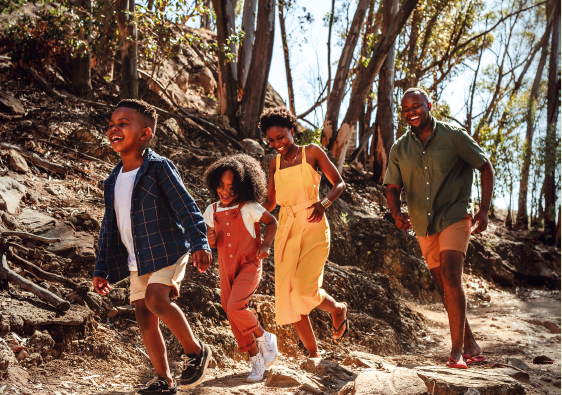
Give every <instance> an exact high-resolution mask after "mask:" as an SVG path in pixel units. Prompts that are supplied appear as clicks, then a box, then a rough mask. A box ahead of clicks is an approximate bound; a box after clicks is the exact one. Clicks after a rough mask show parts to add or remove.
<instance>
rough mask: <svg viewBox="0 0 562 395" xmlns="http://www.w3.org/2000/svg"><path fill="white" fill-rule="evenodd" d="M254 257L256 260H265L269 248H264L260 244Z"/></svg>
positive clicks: (263, 245) (264, 246)
mask: <svg viewBox="0 0 562 395" xmlns="http://www.w3.org/2000/svg"><path fill="white" fill-rule="evenodd" d="M256 255H257V257H258V259H265V258H267V257H268V256H269V247H268V246H266V245H265V244H264V243H262V245H261V246H260V248H258V252H257V254H256Z"/></svg>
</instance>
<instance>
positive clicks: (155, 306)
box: [144, 290, 170, 316]
mask: <svg viewBox="0 0 562 395" xmlns="http://www.w3.org/2000/svg"><path fill="white" fill-rule="evenodd" d="M144 303H145V304H146V307H147V308H148V310H150V311H151V312H152V313H153V314H155V315H157V316H159V315H161V313H162V311H163V307H164V304H166V303H170V299H169V298H162V297H161V295H160V294H159V293H156V292H150V291H149V290H147V292H146V295H145V297H144Z"/></svg>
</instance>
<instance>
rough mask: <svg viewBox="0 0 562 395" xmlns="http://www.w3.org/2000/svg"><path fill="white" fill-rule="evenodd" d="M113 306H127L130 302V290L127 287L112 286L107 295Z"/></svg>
mask: <svg viewBox="0 0 562 395" xmlns="http://www.w3.org/2000/svg"><path fill="white" fill-rule="evenodd" d="M107 296H108V298H109V300H111V303H112V304H113V306H116V307H119V306H125V305H127V304H129V299H128V297H129V291H128V289H127V288H112V289H111V292H110V293H109V295H107Z"/></svg>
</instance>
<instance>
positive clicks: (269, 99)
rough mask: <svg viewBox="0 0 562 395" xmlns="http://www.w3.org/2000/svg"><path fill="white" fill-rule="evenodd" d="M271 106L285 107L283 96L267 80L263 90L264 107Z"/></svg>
mask: <svg viewBox="0 0 562 395" xmlns="http://www.w3.org/2000/svg"><path fill="white" fill-rule="evenodd" d="M272 107H287V106H286V104H285V102H284V101H283V98H282V97H281V95H280V94H279V93H277V91H276V90H275V89H273V87H272V86H271V84H270V83H269V82H268V83H267V89H266V91H265V107H264V108H266V109H267V108H272Z"/></svg>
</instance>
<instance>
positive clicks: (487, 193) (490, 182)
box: [472, 160, 494, 234]
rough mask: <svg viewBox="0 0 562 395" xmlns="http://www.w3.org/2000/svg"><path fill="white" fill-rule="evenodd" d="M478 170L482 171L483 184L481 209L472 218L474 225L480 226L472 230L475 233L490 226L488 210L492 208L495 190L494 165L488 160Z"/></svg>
mask: <svg viewBox="0 0 562 395" xmlns="http://www.w3.org/2000/svg"><path fill="white" fill-rule="evenodd" d="M477 170H478V171H479V172H480V179H481V184H482V201H481V202H480V209H479V210H478V212H477V213H476V214H475V215H474V218H472V225H474V224H476V223H478V226H477V227H476V228H475V229H474V230H473V231H472V233H473V234H476V233H480V232H484V231H485V230H486V228H488V211H489V210H490V204H491V203H492V192H493V190H494V167H493V166H492V164H491V163H490V161H489V160H488V161H486V163H484V164H483V165H482V166H480V167H479V168H478V169H477Z"/></svg>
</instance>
